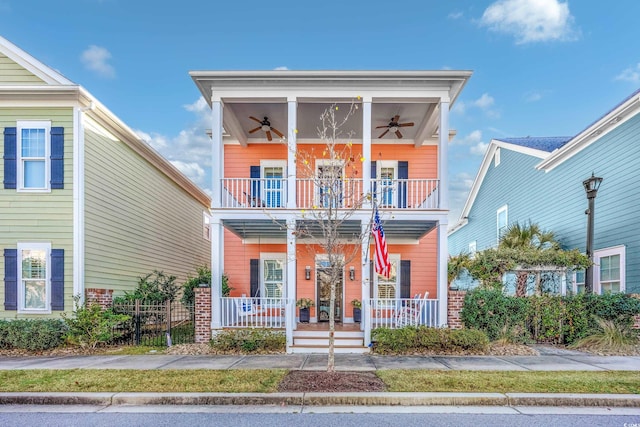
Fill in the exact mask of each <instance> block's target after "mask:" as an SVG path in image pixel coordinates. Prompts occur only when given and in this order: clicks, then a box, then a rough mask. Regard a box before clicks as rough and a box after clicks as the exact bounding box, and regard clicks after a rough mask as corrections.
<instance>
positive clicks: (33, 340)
mask: <svg viewBox="0 0 640 427" xmlns="http://www.w3.org/2000/svg"><path fill="white" fill-rule="evenodd" d="M66 330H67V328H66V326H65V323H64V322H63V321H62V320H59V319H20V320H0V348H3V349H12V348H16V349H24V350H30V351H39V350H48V349H50V348H55V347H59V346H60V345H62V344H63V342H64V335H65V333H66Z"/></svg>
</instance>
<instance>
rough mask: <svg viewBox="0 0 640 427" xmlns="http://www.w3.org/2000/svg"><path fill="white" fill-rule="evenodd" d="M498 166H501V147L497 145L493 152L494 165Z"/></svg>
mask: <svg viewBox="0 0 640 427" xmlns="http://www.w3.org/2000/svg"><path fill="white" fill-rule="evenodd" d="M498 166H500V147H497V148H496V151H495V153H494V154H493V167H494V168H495V167H498Z"/></svg>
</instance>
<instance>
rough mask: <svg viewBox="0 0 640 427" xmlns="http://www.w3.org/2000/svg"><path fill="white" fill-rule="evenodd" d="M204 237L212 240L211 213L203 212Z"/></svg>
mask: <svg viewBox="0 0 640 427" xmlns="http://www.w3.org/2000/svg"><path fill="white" fill-rule="evenodd" d="M202 238H203V239H204V240H206V241H208V242H210V241H211V215H209V214H208V213H206V212H202Z"/></svg>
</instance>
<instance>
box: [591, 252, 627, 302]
mask: <svg viewBox="0 0 640 427" xmlns="http://www.w3.org/2000/svg"><path fill="white" fill-rule="evenodd" d="M593 261H594V263H595V266H594V267H595V268H594V276H595V278H594V282H595V283H594V291H595V292H597V293H599V294H604V293H606V292H612V293H615V292H624V291H625V247H624V246H616V247H614V248H608V249H601V250H598V251H594V254H593Z"/></svg>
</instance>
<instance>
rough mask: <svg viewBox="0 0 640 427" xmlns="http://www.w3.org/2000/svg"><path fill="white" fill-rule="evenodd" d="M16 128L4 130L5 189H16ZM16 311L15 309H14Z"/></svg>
mask: <svg viewBox="0 0 640 427" xmlns="http://www.w3.org/2000/svg"><path fill="white" fill-rule="evenodd" d="M16 156H17V150H16V128H4V188H5V189H14V190H15V188H16ZM13 310H15V308H13Z"/></svg>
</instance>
